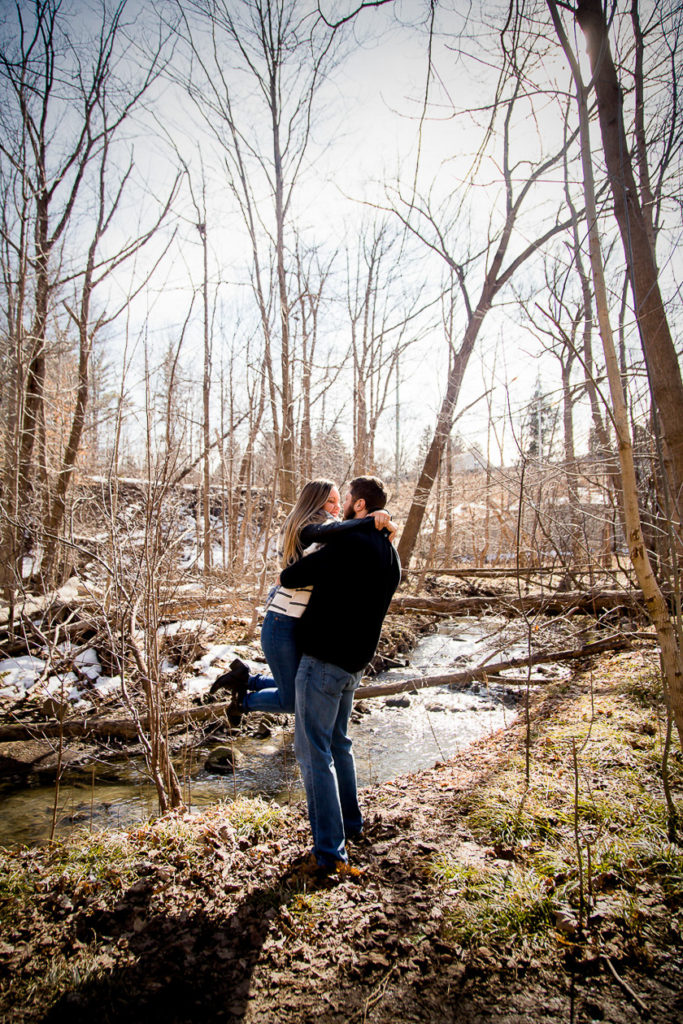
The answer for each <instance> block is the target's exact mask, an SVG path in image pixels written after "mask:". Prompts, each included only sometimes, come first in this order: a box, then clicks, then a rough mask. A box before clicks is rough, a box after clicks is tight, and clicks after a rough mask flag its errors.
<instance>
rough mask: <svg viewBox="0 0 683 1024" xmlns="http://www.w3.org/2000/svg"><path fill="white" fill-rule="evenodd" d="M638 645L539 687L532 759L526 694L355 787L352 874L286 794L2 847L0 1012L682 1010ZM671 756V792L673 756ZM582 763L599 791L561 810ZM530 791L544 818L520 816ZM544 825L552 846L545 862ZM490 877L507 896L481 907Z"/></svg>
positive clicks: (655, 742)
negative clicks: (337, 869) (503, 721)
mask: <svg viewBox="0 0 683 1024" xmlns="http://www.w3.org/2000/svg"><path fill="white" fill-rule="evenodd" d="M648 658H649V655H646V654H643V653H642V652H634V653H631V654H622V655H618V656H611V657H610V656H607V657H603V658H602V659H601V660H600V661H599V662H598V661H596V662H595V663H594V664H593V665H591V666H583V671H582V672H577V674H576V676H575V678H574V680H573V681H572V682H571V683H570V684H567V683H564V684H558V685H556V686H553V687H549V688H548V690H546V691H544V692H543V693H542V694H540V695H539V696H538V697H537V698H535V700H534V701H533V703H532V705H531V707H530V717H529V723H528V735H529V736H530V740H531V745H530V747H529V748H528V751H529V758H527V746H526V740H527V723H526V721H525V719H524V716H522V717H521V719H520V720H518V722H517V724H515V725H514V726H512V727H511V728H508V729H507V730H505V731H502V732H500V733H498V734H496V735H494V736H493V737H491V738H490V739H489V740H487V741H486V742H484V743H482V744H480V745H478V746H477V747H476V748H471V749H470V750H469V751H468V752H466V753H462V754H459V755H458V756H457V757H456V758H455V759H453V760H452V761H449V762H447V763H440V764H436V765H435V766H434V767H433V768H432V769H430V770H428V771H424V772H420V773H419V774H415V775H408V776H403V777H401V778H399V779H396V780H395V781H393V782H390V783H385V784H382V785H379V786H375V787H372V788H368V789H366V790H364V791H363V793H362V801H363V807H364V811H365V815H366V821H367V828H366V836H365V838H364V839H363V840H362V841H361V842H359V843H357V844H356V845H354V846H353V847H351V849H350V857H351V865H352V867H353V868H354V872H353V873H352V874H348V875H343V876H332V877H331V878H329V879H326V880H320V879H316V878H314V877H313V876H311V875H310V874H309V873H308V872H307V871H306V870H305V868H304V867H302V866H301V859H302V858H303V857H304V856H305V854H306V852H307V850H308V844H309V833H308V825H307V821H306V818H305V814H304V808H303V807H301V806H298V807H293V808H292V807H289V808H279V809H278V810H277V812H276V813H274V814H273V817H272V819H269V817H268V816H269V814H270V813H271V812H270V810H269V809H268V808H264V807H262V808H261V812H260V813H261V819H260V820H259V821H258V822H257V821H256V818H253V817H252V818H251V819H250V817H249V816H250V814H251V812H250V811H249V810H248V809H247V810H244V811H243V813H244V815H245V818H244V820H243V821H238V819H237V817H236V816H235V815H236V812H235V809H234V807H233V809H232V811H231V808H230V805H226V806H218V807H215V808H212V809H210V810H208V811H205V812H203V813H202V814H198V815H188V814H185V815H177V816H175V817H171V818H170V819H162V820H161V821H159V822H157V823H154V824H152V825H150V826H145V827H143V828H140V829H138V830H135V831H133V832H130V833H127V834H126V835H125V836H124V835H122V836H120V837H118V838H116V837H113V838H112V837H111V836H110V837H109V838H108V839H107V840H106V841H105V840H104V839H101V840H98V838H97V837H96V836H95V837H93V836H90V837H85V838H84V839H83V843H84V845H83V847H82V848H81V849H77V848H76V847H77V844H74V843H73V842H72V845H71V848H70V849H68V848H67V847H66V845H63V846H57V847H55V848H53V849H52V850H50V849H47V848H46V849H43V850H26V851H7V852H6V853H5V855H4V857H3V861H2V863H3V871H2V873H1V874H0V878H1V879H2V884H1V885H0V904H1V905H2V913H3V918H4V924H3V933H2V940H1V941H0V965H1V966H0V972H1V973H0V1015H2V1019H3V1020H7V1021H8V1022H9V1021H12V1022H17V1024H24V1022H29V1021H31V1022H32V1021H39V1020H42V1021H49V1022H55V1021H69V1022H71V1024H75V1022H78V1021H84V1022H85V1021H88V1022H92V1021H93V1020H97V1021H98V1022H101V1024H105V1022H110V1021H111V1022H114V1021H116V1022H119V1021H122V1020H126V1021H140V1022H143V1021H144V1022H150V1021H165V1022H168V1024H173V1022H178V1024H180V1022H194V1021H205V1020H206V1021H209V1020H210V1021H215V1022H219V1021H221V1022H222V1021H225V1022H226V1024H227V1022H237V1021H245V1022H254V1024H255V1022H258V1024H304V1022H317V1024H342V1022H348V1021H363V1022H364V1021H367V1022H375V1024H385V1022H386V1024H388V1022H396V1021H402V1022H405V1024H417V1022H430V1024H450V1022H469V1024H483V1022H488V1021H496V1022H501V1024H503V1022H505V1024H512V1022H532V1024H535V1022H538V1024H541V1022H546V1021H558V1022H560V1021H561V1022H564V1021H566V1022H572V1024H573V1022H580V1021H609V1022H615V1024H616V1022H618V1024H630V1022H635V1021H638V1020H644V1019H649V1020H652V1021H656V1022H661V1024H669V1022H670V1024H673V1022H678V1021H680V1020H681V1019H682V1016H683V938H682V936H683V880H682V879H683V871H682V869H683V848H682V847H681V846H680V845H677V844H675V843H674V844H671V843H668V842H667V840H666V836H665V835H662V834H661V832H662V829H663V828H664V825H663V824H662V820H661V819H662V815H661V804H662V798H661V785H660V783H659V781H658V779H657V766H656V762H657V756H658V751H660V750H661V738H662V734H661V714H660V712H659V711H657V712H654V711H653V707H652V701H651V699H650V690H648V689H647V686H649V685H650V684H649V683H648V684H647V686H646V684H643V685H642V686H641V689H640V690H638V686H639V685H640V684H639V683H637V680H638V679H640V678H641V677H642V674H643V671H644V666H645V668H646V669H647V671H648V672H651V671H652V665H649V666H648V665H646V662H647V659H648ZM631 677H633V678H634V679H636V683H634V686H633V687H632V690H629V691H628V692H625V691H624V689H623V686H622V684H623V681H624V680H625V679H626V678H631ZM641 691H642V692H641ZM634 694H635V696H634ZM638 694H640V696H638ZM643 694H644V696H643ZM601 730H602V731H601ZM570 740H571V742H570ZM577 744H579V750H580V752H581V754H580V756H581V758H582V759H584V761H585V763H586V772H587V773H588V774H587V775H586V774H585V773H583V772H582V774H581V776H580V778H579V775H578V774H576V773H574V775H572V758H573V757H574V758H575V757H576V751H577ZM676 758H677V760H676ZM591 759H592V760H591ZM529 762H530V764H531V769H530V771H531V777H530V783H529V786H527V784H526V782H525V779H524V772H525V765H528V764H529ZM674 768H675V771H676V772H678V774H677V775H676V776H675V782H676V786H677V791H676V792H677V795H676V799H677V800H678V806H679V812H680V810H681V801H680V796H681V786H680V782H681V775H682V774H683V773H682V772H681V765H680V756H679V755H675V757H674ZM584 776H585V777H584ZM589 776H590V777H589ZM559 779H563V780H564V782H563V784H562V786H561V787H559V789H558V788H557V782H558V780H559ZM577 779H578V780H579V782H577ZM636 782H637V786H636ZM575 783H576V785H579V783H580V788H581V790H582V792H583V791H585V792H584V797H583V799H584V802H585V803H586V806H588V804H589V803H590V806H591V808H592V810H590V808H589V810H590V813H589V812H588V811H586V812H585V813H584V812H583V811H581V813H579V811H578V810H577V813H576V818H575V821H574V822H573V823H572V820H571V813H570V812H568V811H567V807H568V808H571V806H572V800H573V799H574V796H573V788H574V786H575ZM554 786H555V788H553V787H554ZM634 787H635V788H634ZM560 790H562V794H561V796H562V799H565V797H566V801H567V803H566V806H565V805H564V804H563V805H562V806H564V807H565V809H564V810H561V809H560V803H558V799H559V798H558V793H559V792H560ZM565 790H566V792H565ZM586 793H588V794H590V800H589V799H588V796H586V795H585V794H586ZM491 794H494V795H495V799H496V800H497V801H498V803H497V804H496V806H497V807H499V811H498V812H497V814H498V817H497V818H496V817H495V816H494V815H492V814H491V812H490V808H491V807H492V806H493V804H492V803H491V801H492V799H493V797H492V796H491ZM532 796H533V797H534V799H536V800H537V801H538V808H539V809H538V813H537V815H536V818H534V819H533V820H534V821H536V822H538V821H542V822H543V828H539V827H536V826H533V827H532V825H531V824H529V822H530V821H531V818H530V807H531V803H530V801H531V798H532ZM608 797H609V798H610V799H612V803H608ZM627 800H628V801H635V804H634V806H633V813H630V814H629V815H628V816H627V815H625V812H623V811H622V810H620V807H621V805H623V804H625V803H626V801H627ZM591 801H592V803H591ZM655 803H656V804H657V807H656V808H655V806H654V805H655ZM554 804H557V808H556V809H555V810H554V811H553V815H552V816H551V815H550V812H549V808H551V807H552V805H554ZM608 806H609V807H610V808H611V810H610V811H609V814H610V815H612V818H613V819H614V820H612V818H609V817H608V812H607V810H605V808H607V807H608ZM485 807H488V808H489V817H488V818H487V817H486V816H485V815H484V814H483V810H484V808H485ZM576 807H577V808H578V807H579V804H578V803H577V804H576ZM597 808H602V810H601V817H600V820H599V822H598V824H597V825H596V821H597V812H596V809H597ZM653 808H654V809H653ZM620 815H621V817H620ZM648 815H649V816H650V817H651V818H652V821H653V822H654V825H653V827H652V828H651V829H649V830H648V831H647V842H648V843H649V844H650V845H649V846H648V852H647V854H646V853H645V852H643V851H644V846H643V844H644V842H645V839H644V835H645V833H644V832H643V830H642V822H643V820H644V818H645V817H648ZM648 820H649V818H648ZM501 821H503V822H504V826H501ZM520 823H524V824H525V829H526V831H525V829H523V828H521V827H520ZM596 829H597V831H596ZM553 830H554V831H553ZM612 833H614V837H616V838H615V841H616V839H617V838H618V842H619V843H620V844H621V845H620V846H619V847H618V849H619V851H621V852H619V853H618V854H617V853H614V850H616V849H617V847H615V846H614V843H613V842H612V838H611V837H612ZM551 834H552V835H553V836H554V837H555V838H554V839H553V843H555V844H556V845H557V844H559V846H558V847H557V848H558V849H559V848H560V846H562V844H563V843H564V844H565V845H564V846H562V849H563V851H564V853H563V856H564V857H565V860H564V861H563V862H562V863H561V864H560V868H558V867H557V865H556V866H555V867H554V868H553V869H552V870H548V871H547V872H546V873H545V874H543V875H542V876H541V875H540V874H539V864H541V863H543V861H542V859H541V858H542V857H543V856H544V855H545V856H547V857H548V858H550V857H551V853H552V851H551V849H550V846H549V845H548V844H549V843H550V840H549V839H548V837H549V836H550V835H551ZM558 837H559V838H558ZM574 837H576V840H577V844H578V846H579V847H580V848H581V852H582V859H581V864H582V865H583V875H582V876H581V873H580V872H577V865H578V859H577V861H576V862H575V863H572V842H573V839H574ZM607 838H609V840H610V844H611V845H609V844H607V845H606V844H605V840H606V839H607ZM589 840H590V841H589ZM601 842H602V843H603V846H604V849H605V850H607V849H608V848H609V849H610V850H612V851H613V859H612V860H611V861H609V864H608V862H607V859H606V858H607V854H606V853H604V855H602V857H603V862H601V863H600V864H598V849H599V847H600V843H601ZM628 842H631V846H629V845H628ZM112 843H114V844H115V846H116V844H118V846H116V849H115V848H114V846H112ZM591 843H592V849H593V858H594V860H593V863H592V865H591V864H590V863H589V861H587V860H586V858H585V853H586V846H587V845H590V844H591ZM544 844H546V845H545V846H544ZM582 844H583V845H582ZM122 850H123V851H124V852H123V853H121V851H122ZM609 865H611V867H610V866H609ZM492 878H495V879H497V883H496V884H500V887H501V888H500V892H501V900H502V903H501V905H500V906H498V907H496V908H493V909H492V908H491V907H489V908H488V910H487V912H486V913H487V914H489V916H488V917H487V916H486V914H484V913H483V910H482V907H483V898H484V894H485V893H486V892H488V891H490V890H489V889H487V886H488V884H489V880H490V879H492ZM473 880H474V882H473ZM520 880H521V881H520ZM522 882H523V885H522ZM475 883H476V884H475ZM588 883H590V884H588ZM506 886H507V889H506ZM513 890H514V895H515V896H516V901H517V902H516V903H514V901H513V900H512V899H511V897H510V893H511V892H512V891H513ZM579 890H580V892H579ZM577 892H579V894H578V895H577ZM520 894H521V896H520ZM503 904H504V909H505V914H506V916H505V924H504V925H503V924H502V923H501V922H502V921H503V917H501V913H502V909H501V908H502V907H503ZM532 906H533V908H535V914H531V913H530V912H529V911H530V908H531V907H532ZM511 907H512V908H513V909H514V914H511V913H510V908H511ZM625 908H626V909H625ZM628 908H630V909H628ZM536 910H537V911H538V913H536ZM477 915H479V916H477ZM482 915H483V916H482ZM487 922H488V923H487Z"/></svg>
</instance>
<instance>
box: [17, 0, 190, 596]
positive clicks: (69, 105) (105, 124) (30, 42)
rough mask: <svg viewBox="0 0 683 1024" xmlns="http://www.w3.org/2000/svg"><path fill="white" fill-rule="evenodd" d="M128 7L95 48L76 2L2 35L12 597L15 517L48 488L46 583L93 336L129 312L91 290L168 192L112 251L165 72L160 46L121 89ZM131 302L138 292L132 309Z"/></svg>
mask: <svg viewBox="0 0 683 1024" xmlns="http://www.w3.org/2000/svg"><path fill="white" fill-rule="evenodd" d="M125 7H126V4H125V0H123V2H120V3H118V4H117V5H116V6H115V7H113V8H112V9H111V11H109V10H107V9H103V13H102V20H101V22H100V24H99V26H97V25H96V26H95V31H94V33H93V36H92V38H91V39H90V40H88V42H87V44H86V43H77V42H76V35H75V34H72V33H71V29H72V20H73V19H74V18H75V17H76V16H77V14H78V12H77V11H76V10H75V8H73V7H69V6H67V5H65V4H63V3H60V2H58V0H35V2H34V3H33V4H32V5H31V8H30V10H29V9H27V7H21V6H18V8H17V14H16V25H15V31H16V38H14V39H9V38H5V39H4V40H3V41H2V44H1V46H0V88H1V89H2V103H1V104H0V106H1V107H2V114H1V115H0V117H1V118H2V124H1V126H0V129H1V136H0V160H1V162H2V176H3V178H4V179H5V180H9V181H10V182H11V184H12V188H11V189H10V191H9V192H6V193H5V196H4V211H3V219H2V225H3V227H2V244H3V250H2V252H3V256H4V267H3V280H4V286H5V292H6V295H7V310H8V316H7V319H6V327H5V330H6V332H7V340H8V341H9V345H10V349H11V351H12V353H13V361H14V365H13V380H12V387H11V395H12V397H11V402H12V412H11V413H10V415H9V417H8V430H7V434H6V452H5V465H4V473H3V501H4V504H5V510H6V513H7V515H6V518H5V522H4V529H3V538H2V558H0V562H2V565H3V573H4V576H3V581H2V582H3V585H4V587H5V590H6V592H7V593H8V594H11V589H12V586H13V580H14V578H15V576H16V572H17V566H16V562H17V558H18V556H19V554H20V541H19V532H18V523H19V518H20V517H19V515H18V513H19V511H20V510H25V509H27V508H29V507H30V505H31V496H32V494H33V493H34V486H35V485H36V484H39V485H40V488H41V491H42V494H41V498H42V512H41V516H42V519H43V523H42V532H43V534H44V536H45V537H46V538H48V539H49V543H48V544H46V546H45V559H44V564H43V572H44V575H45V576H46V578H49V577H50V576H51V575H52V570H53V568H54V567H55V563H56V559H57V555H58V547H57V545H56V544H55V543H54V541H55V538H56V537H57V536H58V534H59V530H60V527H61V523H62V521H63V518H64V514H65V508H66V495H67V491H68V489H69V486H70V483H71V480H72V477H73V473H74V468H75V465H76V460H77V457H78V453H79V449H80V444H81V438H82V434H83V427H84V423H85V412H86V408H87V402H88V397H89V374H90V360H91V353H92V345H93V339H94V338H95V337H96V335H97V333H98V332H99V331H100V330H101V329H102V327H103V326H104V325H105V324H107V323H109V322H111V321H112V320H113V319H114V318H115V317H116V316H118V315H119V313H120V312H121V308H122V307H119V308H110V309H108V310H105V309H100V310H96V309H95V306H94V295H95V291H96V289H97V287H98V286H99V285H100V284H101V283H102V281H103V280H104V279H105V278H107V277H108V276H110V275H111V274H112V273H113V272H114V271H115V270H117V269H119V268H120V267H121V265H122V264H123V263H124V262H126V261H127V260H129V259H130V258H131V257H132V256H133V255H134V254H135V253H137V252H139V251H140V249H141V248H142V247H143V246H144V245H145V244H146V243H147V242H148V241H149V240H150V239H151V238H152V236H153V235H154V234H155V232H156V230H157V229H158V227H159V224H160V223H161V221H162V220H163V218H164V217H165V215H166V213H167V212H168V208H169V205H170V198H171V197H170V196H169V199H168V201H167V202H166V203H165V204H162V207H161V209H160V210H157V211H156V213H155V214H153V216H152V217H151V218H150V221H151V222H150V223H149V224H148V226H147V227H146V228H143V229H142V230H140V231H139V233H137V234H134V235H132V236H128V238H127V239H126V240H125V241H124V242H123V243H122V244H120V245H113V246H111V247H110V250H109V251H108V252H106V251H105V248H104V244H103V243H104V241H105V237H106V236H107V233H108V232H110V229H111V228H112V225H113V224H115V223H116V219H117V216H119V214H120V208H121V206H122V199H123V196H124V193H125V191H126V189H127V188H128V186H129V182H130V177H131V172H132V167H133V163H132V156H131V158H130V160H129V163H128V166H127V167H126V168H125V169H124V170H123V172H122V173H121V172H120V171H118V172H113V164H114V161H113V159H112V148H113V145H114V141H115V139H116V137H117V135H118V134H119V133H120V129H121V127H122V125H123V124H124V123H125V122H126V121H127V120H128V119H129V118H130V116H131V114H132V113H133V111H134V110H135V108H136V107H137V106H138V105H139V104H140V103H141V101H142V98H143V97H144V95H145V93H146V92H147V90H148V89H149V87H150V85H151V83H152V82H153V81H154V80H155V78H156V76H157V75H158V74H159V70H160V66H161V59H162V48H161V47H160V48H158V49H157V51H156V53H155V55H154V57H153V58H152V60H151V61H150V63H149V64H148V66H147V67H146V68H145V69H143V70H142V71H141V72H138V74H137V79H138V80H137V82H136V84H135V85H128V86H127V87H126V88H122V83H121V81H120V80H118V77H117V76H118V73H119V69H118V64H119V62H120V61H121V59H122V54H123V52H124V51H125V47H126V42H125V39H124V35H125V26H124V11H125ZM5 31H8V26H7V25H6V26H5ZM128 71H130V69H128ZM172 193H173V188H172V189H171V195H172ZM84 214H86V216H87V221H86V224H87V226H86V228H85V233H84V228H83V223H84V220H83V215H84ZM110 233H111V232H110ZM140 287H141V285H140ZM60 299H61V300H62V301H63V309H65V310H66V312H67V314H68V317H69V318H70V320H71V321H72V323H73V326H74V327H75V330H76V334H77V339H78V353H79V355H78V376H77V383H76V386H75V402H74V407H73V417H72V422H71V429H70V431H69V434H68V438H67V441H66V444H65V446H64V449H63V451H62V452H61V453H60V455H59V457H58V460H57V471H56V478H55V480H54V481H53V480H51V479H50V466H49V465H48V459H47V453H46V451H45V447H44V440H43V439H44V436H45V432H44V426H45V422H46V409H45V382H46V366H47V362H46V360H47V356H48V351H49V346H50V336H51V334H54V332H55V331H56V330H58V329H59V320H60V318H62V315H63V314H62V311H61V309H60V306H59V301H60ZM128 301H130V296H128V298H127V299H126V300H125V301H124V303H123V308H125V305H127V303H128Z"/></svg>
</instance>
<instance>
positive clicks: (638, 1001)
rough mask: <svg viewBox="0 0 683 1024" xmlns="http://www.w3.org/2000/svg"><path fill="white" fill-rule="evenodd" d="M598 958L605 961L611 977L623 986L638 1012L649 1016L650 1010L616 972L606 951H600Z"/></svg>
mask: <svg viewBox="0 0 683 1024" xmlns="http://www.w3.org/2000/svg"><path fill="white" fill-rule="evenodd" d="M600 959H601V960H604V961H605V963H606V964H607V966H608V967H609V969H610V971H611V972H612V977H613V978H614V980H615V981H616V982H618V983H619V985H621V987H622V988H623V990H624V992H625V993H626V995H628V996H630V997H631V999H632V1000H633V1002H634V1003H635V1004H636V1006H637V1007H638V1009H639V1010H640V1012H641V1013H643V1014H644V1015H645V1016H646V1017H649V1016H650V1011H649V1010H648V1008H647V1006H646V1005H645V1003H644V1002H643V1000H642V999H641V998H640V996H639V995H637V994H636V993H635V992H634V991H633V989H632V988H631V986H630V985H629V984H628V982H626V981H624V979H623V978H622V977H621V976H620V975H619V974H618V973H617V969H616V967H615V966H614V964H613V963H612V961H611V960H610V958H609V957H608V956H607V954H606V953H601V954H600Z"/></svg>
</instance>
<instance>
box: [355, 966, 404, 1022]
mask: <svg viewBox="0 0 683 1024" xmlns="http://www.w3.org/2000/svg"><path fill="white" fill-rule="evenodd" d="M395 970H396V964H392V965H391V967H390V968H389V970H388V971H387V973H386V974H385V975H384V977H383V978H382V979H381V981H380V982H379V984H378V985H377V986H376V987H375V989H374V990H373V991H372V992H371V993H370V995H369V996H368V998H367V999H366V1000H365V1004H364V1006H363V1009H362V1010H358V1012H357V1013H354V1015H353V1017H349V1024H350V1022H351V1021H353V1020H356V1019H357V1018H359V1017H360V1018H361V1020H362V1022H363V1024H366V1021H367V1018H368V1010H370V1009H371V1008H372V1007H373V1006H374V1005H375V1003H378V1002H379V1001H380V999H381V998H382V997H383V996H384V993H385V992H386V990H387V985H388V984H389V978H390V977H391V975H392V974H393V973H394V971H395Z"/></svg>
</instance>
